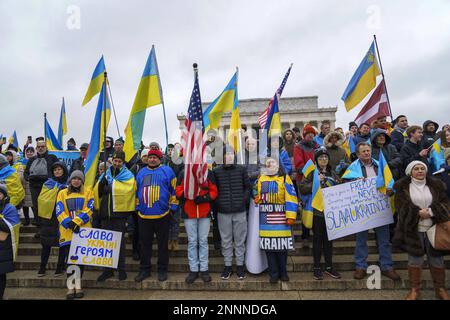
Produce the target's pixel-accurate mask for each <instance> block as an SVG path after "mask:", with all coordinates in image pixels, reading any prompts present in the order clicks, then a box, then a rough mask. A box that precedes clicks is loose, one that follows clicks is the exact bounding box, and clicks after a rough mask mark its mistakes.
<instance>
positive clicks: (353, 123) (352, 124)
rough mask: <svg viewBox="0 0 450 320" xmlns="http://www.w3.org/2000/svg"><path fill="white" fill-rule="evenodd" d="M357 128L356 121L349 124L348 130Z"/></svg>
mask: <svg viewBox="0 0 450 320" xmlns="http://www.w3.org/2000/svg"><path fill="white" fill-rule="evenodd" d="M354 126H356V127H357V128H358V124H357V123H356V122H355V121H352V122H350V123H349V124H348V130H350V129H351V128H352V127H354Z"/></svg>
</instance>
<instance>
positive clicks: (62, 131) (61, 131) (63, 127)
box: [58, 97, 67, 146]
mask: <svg viewBox="0 0 450 320" xmlns="http://www.w3.org/2000/svg"><path fill="white" fill-rule="evenodd" d="M66 134H67V120H66V105H65V103H64V97H63V100H62V105H61V113H60V114H59V126H58V142H59V145H60V146H62V145H64V144H63V137H64V136H65V135H66Z"/></svg>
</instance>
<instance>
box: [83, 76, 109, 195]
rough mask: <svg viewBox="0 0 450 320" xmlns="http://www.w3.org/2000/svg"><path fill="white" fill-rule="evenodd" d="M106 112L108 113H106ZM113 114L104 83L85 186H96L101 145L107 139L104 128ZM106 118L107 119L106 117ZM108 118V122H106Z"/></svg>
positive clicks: (92, 137) (96, 116)
mask: <svg viewBox="0 0 450 320" xmlns="http://www.w3.org/2000/svg"><path fill="white" fill-rule="evenodd" d="M105 113H106V115H105ZM110 116H111V106H110V101H109V97H108V92H107V91H106V86H105V83H103V85H102V90H101V91H100V96H99V98H98V104H97V111H96V112H95V118H94V124H93V126H92V133H91V141H90V143H89V150H88V154H87V157H86V162H85V169H84V175H85V183H84V185H85V187H86V188H89V189H91V190H92V189H93V188H94V182H95V176H96V174H97V168H98V158H99V156H100V150H101V146H102V145H103V141H104V140H105V136H104V131H105V130H104V129H105V128H106V129H107V128H108V125H109V118H110ZM105 118H106V119H105ZM105 120H106V124H105Z"/></svg>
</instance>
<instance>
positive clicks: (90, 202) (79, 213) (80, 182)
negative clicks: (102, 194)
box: [56, 170, 94, 300]
mask: <svg viewBox="0 0 450 320" xmlns="http://www.w3.org/2000/svg"><path fill="white" fill-rule="evenodd" d="M93 210H94V194H93V192H92V191H91V190H90V189H86V188H84V174H83V172H81V171H78V170H76V171H74V172H72V174H71V175H70V177H69V180H68V186H67V188H66V189H64V190H62V191H60V192H59V193H58V197H57V199H56V217H57V218H58V222H59V246H60V249H59V250H63V252H64V261H67V258H68V256H69V250H70V244H71V241H72V235H73V233H78V232H80V228H81V227H85V228H91V227H92V224H91V219H92V213H93ZM79 267H80V269H81V274H82V275H83V270H84V267H83V266H82V265H80V266H79ZM83 297H84V293H83V290H82V289H81V285H80V286H76V287H75V288H74V289H70V290H69V291H68V292H67V294H66V298H67V299H68V300H71V299H74V298H77V299H81V298H83Z"/></svg>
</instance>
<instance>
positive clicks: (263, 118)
mask: <svg viewBox="0 0 450 320" xmlns="http://www.w3.org/2000/svg"><path fill="white" fill-rule="evenodd" d="M291 68H292V64H291V66H290V67H289V69H288V71H287V72H286V75H285V76H284V78H283V81H282V82H281V85H280V87H279V88H278V90H277V91H276V92H275V95H277V94H278V95H279V96H281V93H283V89H284V86H285V85H286V82H287V79H288V77H289V74H290V73H291ZM275 95H274V96H273V97H272V99H270V101H269V105H268V106H267V108H266V109H265V110H264V111H263V113H261V115H260V116H259V118H258V123H259V127H260V128H261V129H264V128H265V127H266V123H267V118H268V116H269V113H270V108H272V104H273V99H274V98H275Z"/></svg>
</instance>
